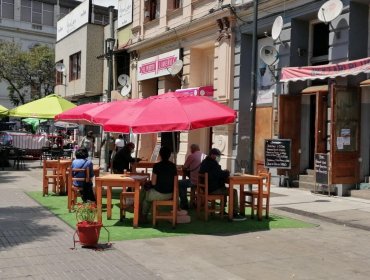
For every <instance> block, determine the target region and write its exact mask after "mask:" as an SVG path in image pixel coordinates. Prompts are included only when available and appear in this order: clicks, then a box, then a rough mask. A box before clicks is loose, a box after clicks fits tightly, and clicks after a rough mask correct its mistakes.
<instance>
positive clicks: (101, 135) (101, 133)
mask: <svg viewBox="0 0 370 280" xmlns="http://www.w3.org/2000/svg"><path fill="white" fill-rule="evenodd" d="M100 131H101V132H100V153H99V167H100V162H101V151H102V146H101V143H102V142H103V133H104V132H103V129H100ZM105 145H108V141H105Z"/></svg>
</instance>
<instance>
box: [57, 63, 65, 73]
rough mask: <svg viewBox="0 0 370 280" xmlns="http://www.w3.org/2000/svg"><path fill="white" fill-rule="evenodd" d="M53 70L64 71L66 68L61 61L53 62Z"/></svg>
mask: <svg viewBox="0 0 370 280" xmlns="http://www.w3.org/2000/svg"><path fill="white" fill-rule="evenodd" d="M55 70H57V71H58V72H64V71H65V70H66V67H65V66H64V64H63V62H57V63H56V64H55Z"/></svg>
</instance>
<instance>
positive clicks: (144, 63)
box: [137, 49, 180, 81]
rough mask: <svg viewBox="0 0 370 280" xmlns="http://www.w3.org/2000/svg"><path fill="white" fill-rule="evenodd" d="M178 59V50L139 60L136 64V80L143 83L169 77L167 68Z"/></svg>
mask: <svg viewBox="0 0 370 280" xmlns="http://www.w3.org/2000/svg"><path fill="white" fill-rule="evenodd" d="M178 59H180V49H177V50H174V51H170V52H167V53H163V54H160V55H158V56H154V57H150V58H147V59H143V60H140V61H139V62H138V71H137V80H138V81H143V80H147V79H152V78H156V77H161V76H165V75H169V74H170V72H168V68H169V67H171V66H172V64H174V63H175V61H176V60H178Z"/></svg>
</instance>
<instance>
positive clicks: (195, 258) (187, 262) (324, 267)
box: [0, 164, 370, 280]
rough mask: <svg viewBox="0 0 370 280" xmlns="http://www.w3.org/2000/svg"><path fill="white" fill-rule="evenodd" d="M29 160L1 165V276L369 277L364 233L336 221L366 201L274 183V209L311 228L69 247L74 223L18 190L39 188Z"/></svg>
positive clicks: (352, 217)
mask: <svg viewBox="0 0 370 280" xmlns="http://www.w3.org/2000/svg"><path fill="white" fill-rule="evenodd" d="M27 166H28V167H30V168H28V169H27V170H26V171H9V170H6V171H0V279H85V278H86V279H207V280H208V279H267V280H269V279H315V280H316V279H343V280H344V279H356V280H357V279H364V280H365V279H369V274H370V266H369V264H370V246H369V245H368V244H370V235H369V232H368V231H367V230H364V229H366V228H364V229H361V228H356V227H353V226H351V225H349V226H344V224H343V223H341V221H342V220H345V219H347V220H348V221H350V222H351V223H353V224H355V223H358V224H360V225H362V226H364V227H367V226H368V225H369V223H368V219H367V218H366V214H367V213H368V212H369V210H370V204H369V202H368V201H363V200H357V199H351V198H332V197H331V198H328V197H324V196H316V195H312V194H311V193H309V192H307V191H302V190H297V189H285V188H273V193H274V195H273V197H272V206H273V209H272V211H273V212H277V213H279V214H283V215H286V216H290V217H293V218H297V219H301V220H305V221H308V222H312V223H314V224H316V225H317V226H316V227H313V228H308V229H281V230H270V231H260V232H253V233H245V234H236V235H229V236H220V235H187V236H182V237H173V238H156V239H146V240H134V241H122V242H116V243H114V244H113V247H112V249H111V250H106V251H92V250H86V249H81V248H78V249H77V250H71V249H70V248H71V247H72V246H73V244H72V235H73V232H74V231H73V229H71V228H70V227H69V226H67V225H66V224H65V223H64V222H62V221H61V220H59V219H58V218H56V217H55V216H54V215H52V214H51V213H50V212H49V211H47V210H45V209H43V208H42V207H40V206H39V205H38V204H37V203H36V202H34V201H33V200H32V199H30V198H29V197H28V196H27V195H26V194H25V193H24V191H29V190H41V168H40V167H39V166H38V164H27ZM348 211H349V212H348ZM297 213H298V214H297ZM350 213H352V214H350ZM360 214H361V215H360ZM328 218H332V219H333V220H330V219H328ZM337 221H339V222H337ZM205 225H206V224H205Z"/></svg>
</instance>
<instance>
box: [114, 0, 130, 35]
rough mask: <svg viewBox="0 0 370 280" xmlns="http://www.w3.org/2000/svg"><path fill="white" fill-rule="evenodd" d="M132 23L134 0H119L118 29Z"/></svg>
mask: <svg viewBox="0 0 370 280" xmlns="http://www.w3.org/2000/svg"><path fill="white" fill-rule="evenodd" d="M131 22H132V0H118V18H117V28H121V27H124V26H125V25H127V24H130V23H131Z"/></svg>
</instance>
